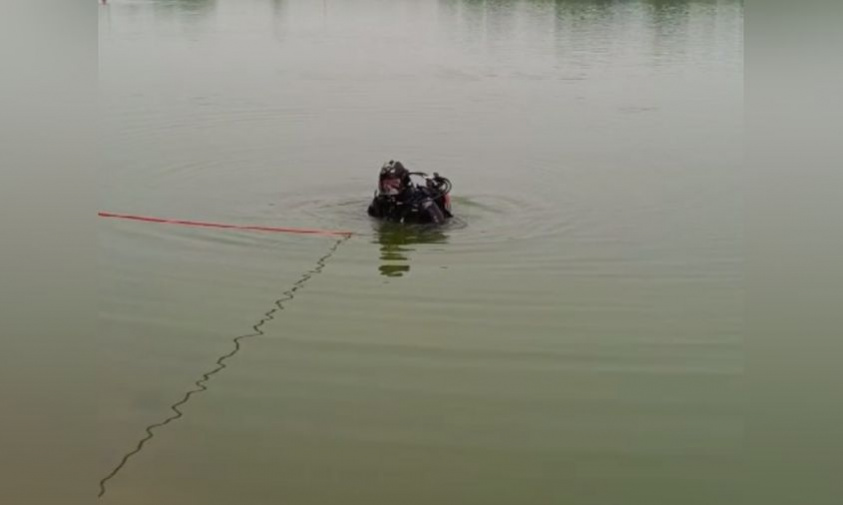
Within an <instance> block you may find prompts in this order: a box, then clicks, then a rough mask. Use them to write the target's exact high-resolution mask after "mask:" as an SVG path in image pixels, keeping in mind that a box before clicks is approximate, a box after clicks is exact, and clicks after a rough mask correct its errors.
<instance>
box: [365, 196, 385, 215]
mask: <svg viewBox="0 0 843 505" xmlns="http://www.w3.org/2000/svg"><path fill="white" fill-rule="evenodd" d="M383 210H384V209H383V205H382V204H381V201H380V200H379V199H378V197H375V198H373V199H372V203H370V204H369V208H368V209H367V211H366V212H368V213H369V215H370V216H372V217H377V218H382V217H384V212H383Z"/></svg>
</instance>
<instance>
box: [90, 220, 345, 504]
mask: <svg viewBox="0 0 843 505" xmlns="http://www.w3.org/2000/svg"><path fill="white" fill-rule="evenodd" d="M349 238H350V234H349V235H345V236H343V237H342V238H340V239H338V240H337V241H336V242H335V243H334V245H333V246H332V247H331V248H330V249H329V250H328V252H327V254H325V255H324V256H322V257H321V258H319V259H318V260H317V261H316V266H315V267H314V268H312V269H310V270H308V271H307V272H305V273H304V274H302V276H301V277H300V278H299V279H298V280H297V281H296V282H294V283H293V285H292V286H291V287H290V289H288V290H287V291H284V293H282V295H283V296H282V297H281V298H279V299H277V300H275V301H274V302H273V305H272V308H271V309H269V310H268V311H266V312H264V314H263V316H262V317H261V319H260V320H258V322H257V323H255V324H254V325H253V326H252V333H246V334H244V335H239V336H237V337H234V338H233V339H232V342H233V344H234V348H233V349H232V350H231V351H229V352H227V353H225V354H223V355H222V356H220V357H219V358H217V360H216V362H215V366H214V368H212V369H211V370H209V371H207V372H205V373H203V374H202V378H201V379H199V380H197V381H196V382H194V383H193V384H194V386H195V387H194V388H193V389H189V390H188V391H186V392H185V393H184V395H182V397H181V399H179V400H178V401H177V402H175V403H173V404H172V405H170V410H171V411H172V412H173V413H172V414H170V415H169V416H168V417H166V418H165V419H164V420H162V421H159V422H157V423H154V424H150V425H149V426H147V427H146V429H145V430H144V431H145V435H144V436H143V437H142V438H141V439H140V440H139V441H138V442H137V444H136V445H135V446H134V448H133V449H132V450H130V451H129V452H127V453H126V454H125V455H123V458H122V459H121V460H120V462H119V463H118V464H117V465H116V466H115V467H114V468H113V469H112V470H111V471H110V472H109V473H108V475H106V476H105V477H103V478H102V479H101V480H100V483H99V485H100V491H99V495H98V497H100V498H102V496H103V495H105V491H106V484H107V483H108V481H110V480H111V479H113V478H114V477H115V476H116V475H117V474H118V473H119V472H120V471H121V470H122V469H123V468H125V466H126V464H127V463H128V462H129V459H131V458H132V457H133V456H134V455H136V454H138V453H139V452H141V450H143V448H144V446H145V445H146V443H147V442H149V441H150V440H152V438H153V437H154V436H155V431H156V430H157V429H158V428H162V427H164V426H166V425H168V424H170V423H171V422H173V421H176V420H177V419H179V418H181V417H182V416H184V412H183V411H182V410H181V407H182V406H184V405H185V404H186V403H187V402H188V401H190V399H191V398H192V397H193V396H194V395H196V394H199V393H201V392H203V391H205V390H207V389H208V381H210V380H211V378H212V377H213V376H214V375H216V374H217V373H219V372H221V371H222V370H223V369H224V368H226V367H227V366H228V365H227V364H226V361H227V360H229V359H231V358H232V357H234V355H236V354H237V353H238V352H240V349H241V348H242V346H243V344H241V341H243V340H246V339H249V338H254V337H259V336H262V335H264V331H263V329H261V327H262V326H263V325H265V324H266V323H267V322H269V321H272V320H273V319H275V313H277V312H278V311H281V310H283V309H284V303H286V302H289V301H290V300H292V299H293V298H295V295H296V292H297V291H298V290H300V289H302V288H303V287H304V285H305V283H306V282H307V281H308V280H309V279H310V278H312V277H313V276H314V275H317V274H319V273H321V272H322V269H324V268H325V262H326V261H327V260H328V258H330V257H331V256H333V254H334V253H335V252H336V251H337V248H339V246H340V244H342V243H343V242H345V241H346V240H348V239H349Z"/></svg>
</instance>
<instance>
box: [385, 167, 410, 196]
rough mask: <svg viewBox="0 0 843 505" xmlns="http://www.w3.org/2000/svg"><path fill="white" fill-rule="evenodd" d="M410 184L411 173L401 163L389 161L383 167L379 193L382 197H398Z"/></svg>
mask: <svg viewBox="0 0 843 505" xmlns="http://www.w3.org/2000/svg"><path fill="white" fill-rule="evenodd" d="M409 184H410V171H409V170H407V169H406V168H404V165H403V164H402V163H401V162H400V161H394V160H389V161H387V162H386V163H384V164H383V166H382V167H381V172H380V175H379V176H378V191H379V192H380V194H382V195H387V196H398V195H399V194H400V193H401V192H402V191H404V190H405V189H406V188H407V186H409Z"/></svg>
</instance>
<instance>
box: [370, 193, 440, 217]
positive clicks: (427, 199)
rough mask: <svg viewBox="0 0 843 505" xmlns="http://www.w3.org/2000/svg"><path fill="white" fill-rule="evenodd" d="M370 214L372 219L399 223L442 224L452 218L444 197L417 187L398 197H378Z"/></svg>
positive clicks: (372, 204)
mask: <svg viewBox="0 0 843 505" xmlns="http://www.w3.org/2000/svg"><path fill="white" fill-rule="evenodd" d="M368 212H369V215H370V216H372V217H376V218H379V219H385V220H387V221H394V222H397V223H421V224H427V223H433V224H442V223H444V222H445V220H446V219H447V218H449V217H451V213H450V212H449V211H448V209H447V208H446V206H445V199H444V197H442V196H441V195H437V194H434V193H433V192H432V191H430V190H428V189H427V188H423V187H420V186H415V185H412V186H409V187H407V188H406V189H404V190H403V191H402V192H401V193H400V194H398V195H396V196H387V195H376V196H375V198H374V199H373V200H372V203H371V204H369V210H368Z"/></svg>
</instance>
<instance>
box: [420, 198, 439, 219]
mask: <svg viewBox="0 0 843 505" xmlns="http://www.w3.org/2000/svg"><path fill="white" fill-rule="evenodd" d="M421 211H422V213H423V214H424V215H425V216H427V221H428V222H430V223H434V224H442V223H444V222H445V214H444V213H443V212H442V209H440V208H439V206H438V205H436V203H435V202H434V201H433V200H432V199H431V198H425V199H424V200H422V202H421Z"/></svg>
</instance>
